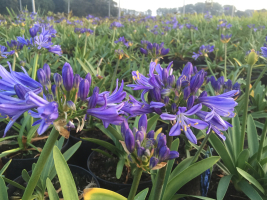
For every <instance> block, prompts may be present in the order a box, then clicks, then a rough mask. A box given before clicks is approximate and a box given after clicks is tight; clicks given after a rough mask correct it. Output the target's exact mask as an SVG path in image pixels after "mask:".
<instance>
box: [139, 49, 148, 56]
mask: <svg viewBox="0 0 267 200" xmlns="http://www.w3.org/2000/svg"><path fill="white" fill-rule="evenodd" d="M140 52H141V53H142V54H145V55H147V54H148V52H147V50H146V49H143V48H140Z"/></svg>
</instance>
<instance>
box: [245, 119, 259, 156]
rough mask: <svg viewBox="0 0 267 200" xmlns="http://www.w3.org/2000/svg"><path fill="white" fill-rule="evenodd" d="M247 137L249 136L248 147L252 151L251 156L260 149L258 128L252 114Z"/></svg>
mask: <svg viewBox="0 0 267 200" xmlns="http://www.w3.org/2000/svg"><path fill="white" fill-rule="evenodd" d="M247 137H248V148H249V151H250V156H252V155H254V154H255V153H257V151H258V149H259V141H258V134H257V129H256V126H255V123H254V120H253V118H252V116H251V115H249V116H248V121H247Z"/></svg>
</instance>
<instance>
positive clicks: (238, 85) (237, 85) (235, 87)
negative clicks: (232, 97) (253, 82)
mask: <svg viewBox="0 0 267 200" xmlns="http://www.w3.org/2000/svg"><path fill="white" fill-rule="evenodd" d="M233 90H240V84H239V83H238V82H236V83H235V84H234V85H233Z"/></svg>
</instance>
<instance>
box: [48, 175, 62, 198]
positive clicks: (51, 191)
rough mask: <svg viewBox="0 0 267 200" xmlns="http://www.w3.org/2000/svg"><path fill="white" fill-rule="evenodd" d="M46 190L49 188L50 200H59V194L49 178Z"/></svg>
mask: <svg viewBox="0 0 267 200" xmlns="http://www.w3.org/2000/svg"><path fill="white" fill-rule="evenodd" d="M46 188H47V192H48V196H49V200H59V197H58V194H57V192H56V190H55V188H54V186H53V184H52V182H51V180H50V179H49V178H47V179H46Z"/></svg>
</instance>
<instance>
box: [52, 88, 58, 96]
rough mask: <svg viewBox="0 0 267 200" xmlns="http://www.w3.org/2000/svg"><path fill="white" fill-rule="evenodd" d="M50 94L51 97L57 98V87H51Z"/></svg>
mask: <svg viewBox="0 0 267 200" xmlns="http://www.w3.org/2000/svg"><path fill="white" fill-rule="evenodd" d="M51 89H52V93H53V95H54V96H55V97H56V96H57V86H56V85H52V88H51Z"/></svg>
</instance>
